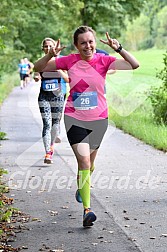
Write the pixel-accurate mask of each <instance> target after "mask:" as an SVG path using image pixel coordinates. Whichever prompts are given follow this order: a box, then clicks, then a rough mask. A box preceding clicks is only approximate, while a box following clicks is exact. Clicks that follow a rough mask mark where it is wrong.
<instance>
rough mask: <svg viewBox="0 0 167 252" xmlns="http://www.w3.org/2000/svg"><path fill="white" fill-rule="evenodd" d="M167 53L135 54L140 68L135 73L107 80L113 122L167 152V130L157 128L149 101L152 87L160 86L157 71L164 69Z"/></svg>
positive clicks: (162, 51) (118, 73)
mask: <svg viewBox="0 0 167 252" xmlns="http://www.w3.org/2000/svg"><path fill="white" fill-rule="evenodd" d="M164 53H165V51H164V50H156V49H151V50H146V51H138V52H133V55H134V56H135V57H136V58H137V59H138V60H139V62H140V67H139V68H138V69H136V70H135V71H133V72H132V71H129V72H128V71H127V72H126V71H123V72H122V71H121V72H116V73H115V74H113V75H110V76H108V78H107V100H108V104H109V108H110V109H109V111H110V112H109V119H110V120H112V121H113V122H114V123H115V125H116V126H117V127H118V128H120V129H122V130H123V131H124V132H126V133H129V134H131V135H133V136H135V137H136V138H138V139H141V140H142V141H143V142H145V143H147V144H149V145H151V146H153V147H155V148H157V149H159V150H163V151H167V126H164V125H156V124H155V123H154V119H153V115H152V107H151V103H150V100H149V99H148V95H149V91H150V87H151V86H159V85H160V84H161V83H162V81H161V80H159V79H157V78H156V73H157V71H159V70H161V69H162V68H163V54H164Z"/></svg>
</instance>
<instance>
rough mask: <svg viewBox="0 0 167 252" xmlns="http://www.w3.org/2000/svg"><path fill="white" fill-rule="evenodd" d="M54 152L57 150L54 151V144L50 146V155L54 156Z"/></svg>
mask: <svg viewBox="0 0 167 252" xmlns="http://www.w3.org/2000/svg"><path fill="white" fill-rule="evenodd" d="M54 152H55V149H54V144H53V145H51V146H50V153H51V155H52V156H53V154H54Z"/></svg>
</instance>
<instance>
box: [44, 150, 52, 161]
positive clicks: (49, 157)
mask: <svg viewBox="0 0 167 252" xmlns="http://www.w3.org/2000/svg"><path fill="white" fill-rule="evenodd" d="M44 163H45V164H53V160H52V154H51V152H49V153H46V155H45V159H44Z"/></svg>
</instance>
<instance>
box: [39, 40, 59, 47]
mask: <svg viewBox="0 0 167 252" xmlns="http://www.w3.org/2000/svg"><path fill="white" fill-rule="evenodd" d="M46 41H51V42H53V44H54V46H55V45H56V41H55V40H54V39H52V38H44V40H42V43H41V49H43V47H44V45H45V42H46Z"/></svg>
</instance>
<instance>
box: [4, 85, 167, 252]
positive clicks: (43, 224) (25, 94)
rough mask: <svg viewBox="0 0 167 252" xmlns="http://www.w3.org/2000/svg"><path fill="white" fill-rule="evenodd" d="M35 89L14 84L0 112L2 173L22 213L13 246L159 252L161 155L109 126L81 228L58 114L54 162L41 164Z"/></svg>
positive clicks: (165, 234)
mask: <svg viewBox="0 0 167 252" xmlns="http://www.w3.org/2000/svg"><path fill="white" fill-rule="evenodd" d="M38 92H39V85H38V84H35V83H31V84H29V86H28V87H26V88H25V89H23V90H21V89H20V88H19V87H16V88H15V89H14V90H13V92H12V93H11V94H10V95H9V97H8V98H7V99H6V100H5V102H4V103H3V105H2V107H1V111H0V123H1V124H0V130H1V131H4V132H6V133H7V137H8V140H4V141H1V148H0V163H1V164H0V166H1V167H3V168H5V169H7V170H8V175H7V180H8V181H7V183H8V185H9V187H10V188H11V189H10V193H9V194H10V197H13V198H14V205H13V206H14V207H16V208H18V209H20V211H21V212H22V213H25V216H26V215H27V216H29V221H28V222H26V221H25V223H22V224H20V230H21V232H18V233H17V235H16V237H14V238H13V242H12V243H11V244H12V246H13V247H20V248H22V249H23V250H24V249H26V251H28V252H37V251H70V252H71V251H78V252H82V251H91V252H94V251H97V252H98V251H101V252H105V251H112V252H131V251H134V252H138V251H144V252H157V251H158V252H166V251H167V224H166V223H167V221H166V220H167V186H166V184H167V170H166V168H167V155H166V153H163V152H161V151H157V150H155V149H154V148H152V147H150V146H148V145H145V144H144V143H142V142H141V141H139V140H137V139H135V138H134V137H132V136H129V135H128V134H124V133H123V132H122V131H120V130H119V129H116V128H115V127H114V125H110V126H109V127H108V130H107V133H106V135H105V137H104V140H103V143H102V145H101V147H100V149H99V153H98V156H97V160H96V164H95V166H96V169H95V172H94V173H93V175H92V188H91V195H92V198H91V205H92V208H93V210H94V212H95V213H96V215H97V221H96V222H95V224H94V226H93V227H91V228H86V229H85V228H83V227H82V215H83V211H82V204H79V203H77V202H76V200H75V191H76V188H77V186H76V172H77V164H76V161H75V158H74V155H73V153H72V151H71V148H70V146H69V144H68V142H67V138H66V134H65V131H64V124H63V119H62V121H61V127H62V133H61V134H62V142H61V143H59V144H55V155H54V158H53V161H54V164H52V165H46V164H44V163H43V159H44V147H43V142H42V138H41V130H42V121H41V117H40V113H39V109H38V104H37V97H38ZM8 196H9V195H8ZM25 219H26V218H25ZM16 225H17V223H16Z"/></svg>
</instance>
